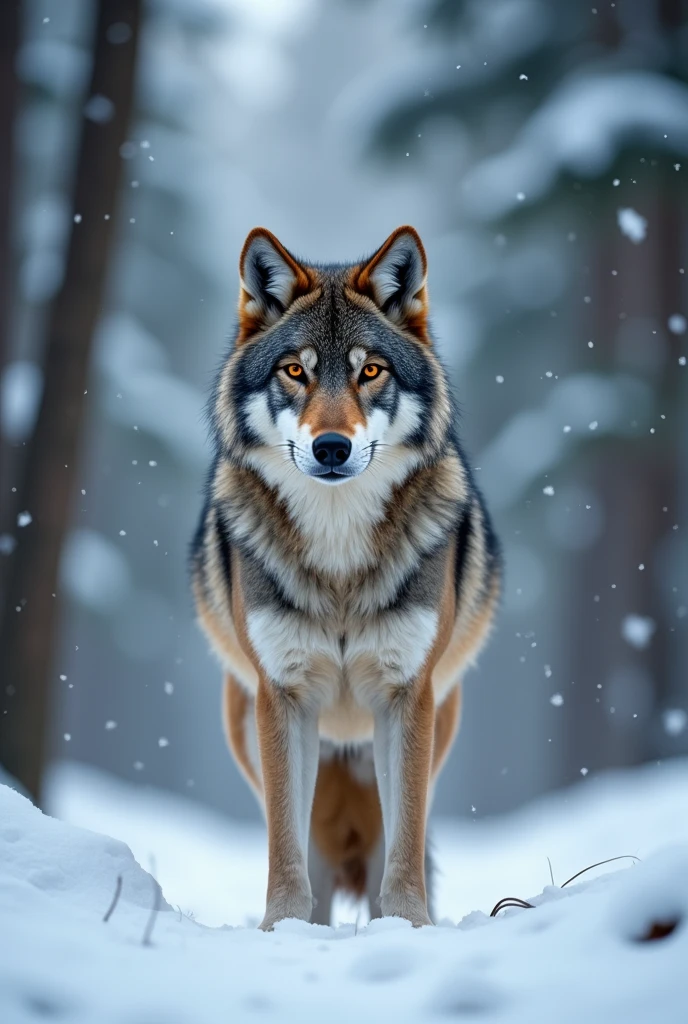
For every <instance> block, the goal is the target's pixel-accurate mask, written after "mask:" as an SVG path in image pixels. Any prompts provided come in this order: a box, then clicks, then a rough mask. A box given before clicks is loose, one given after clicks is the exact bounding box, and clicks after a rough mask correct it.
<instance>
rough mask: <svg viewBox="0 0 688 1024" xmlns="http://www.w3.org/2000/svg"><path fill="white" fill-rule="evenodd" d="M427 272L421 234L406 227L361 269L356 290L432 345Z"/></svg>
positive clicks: (356, 278)
mask: <svg viewBox="0 0 688 1024" xmlns="http://www.w3.org/2000/svg"><path fill="white" fill-rule="evenodd" d="M427 269H428V261H427V257H426V255H425V249H424V248H423V243H422V242H421V240H420V237H419V235H418V232H417V231H416V229H415V228H412V227H409V226H405V227H401V228H397V230H396V231H393V232H392V234H391V235H390V236H389V238H388V239H387V241H386V242H385V244H384V245H383V246H381V248H379V249H378V250H377V252H376V253H375V255H374V256H373V257H372V258H371V259H370V260H368V262H367V263H366V264H365V265H364V266H363V267H360V268H359V269H358V272H357V275H356V277H355V279H354V286H355V288H356V290H357V291H359V292H362V293H363V294H364V295H367V296H368V297H369V298H371V299H372V300H373V302H374V303H375V304H376V305H377V306H379V308H380V311H381V312H382V313H384V314H385V316H387V317H389V319H390V320H392V321H393V322H394V323H396V324H399V325H400V326H401V327H405V328H406V329H407V330H409V331H411V332H412V333H413V334H415V335H416V337H417V338H418V339H419V340H420V341H422V342H424V343H425V344H427V345H429V344H430V335H429V333H428V323H427V319H428V295H427V288H426V285H425V280H426V274H427Z"/></svg>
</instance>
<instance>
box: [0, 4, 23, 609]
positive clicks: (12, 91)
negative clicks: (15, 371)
mask: <svg viewBox="0 0 688 1024" xmlns="http://www.w3.org/2000/svg"><path fill="white" fill-rule="evenodd" d="M19 3H20V0H5V2H4V3H2V4H0V154H2V156H1V158H0V377H1V376H2V373H3V370H4V369H5V366H6V365H7V363H8V362H9V361H10V359H11V358H12V352H11V346H10V329H11V319H12V283H13V280H14V252H13V248H14V247H13V237H12V236H13V231H12V194H13V186H12V182H13V178H14V160H13V159H12V154H13V152H14V145H13V143H14V127H15V122H16V114H17V100H18V96H19V88H18V83H17V75H16V61H17V51H18V49H19V22H20V19H19ZM7 463H8V460H7V446H6V444H5V441H4V439H3V438H2V436H1V435H0V528H1V527H3V526H4V525H5V509H6V507H7V506H8V505H9V482H8V476H7ZM0 600H1V594H0Z"/></svg>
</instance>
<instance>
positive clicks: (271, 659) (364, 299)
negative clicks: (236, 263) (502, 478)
mask: <svg viewBox="0 0 688 1024" xmlns="http://www.w3.org/2000/svg"><path fill="white" fill-rule="evenodd" d="M240 274H241V295H240V302H239V322H238V327H237V332H236V338H235V340H234V343H233V345H232V347H231V349H230V351H229V353H228V355H227V358H226V359H225V361H224V362H223V365H222V367H221V369H220V372H219V374H218V378H217V382H216V387H215V389H214V393H213V398H212V403H211V422H212V430H213V438H214V443H215V454H214V459H213V462H212V466H211V471H210V475H209V480H208V487H207V495H206V502H205V507H204V510H203V513H202V516H201V521H200V524H199V528H198V531H197V535H196V539H195V542H194V548H193V558H192V564H193V588H194V594H195V599H196V604H197V609H198V615H199V619H200V622H201V625H202V626H203V628H204V630H205V632H206V634H207V636H208V638H209V640H210V642H211V644H212V646H213V647H214V649H215V651H216V653H217V655H218V656H219V658H220V661H221V663H222V665H223V668H224V673H225V699H224V720H225V728H226V732H227V738H228V742H229V745H230V748H231V750H232V752H233V754H234V756H235V758H236V760H237V762H238V764H239V767H240V769H241V770H242V772H243V774H244V776H245V777H246V779H247V781H248V783H249V784H250V785H251V786H252V788H253V789H254V791H255V793H256V795H257V797H258V799H259V800H260V802H261V804H262V805H263V807H264V810H265V815H266V819H267V826H268V847H269V872H268V890H267V905H266V912H265V917H264V920H263V924H262V927H263V928H271V927H272V926H273V925H274V923H275V922H276V921H278V920H280V919H281V918H284V917H297V918H302V919H304V920H309V919H310V920H314V921H320V922H327V921H328V920H329V915H330V904H331V899H332V895H333V893H334V892H335V891H336V890H337V889H339V888H341V889H345V890H347V891H349V892H351V893H353V894H355V895H357V896H365V897H367V899H368V901H369V904H370V912H371V915H373V916H378V915H380V914H384V915H389V914H391V915H397V916H402V917H406V918H408V919H409V920H410V921H411V922H412V923H413V924H414V925H423V924H429V923H430V917H429V915H428V909H427V907H428V903H427V891H426V878H425V863H426V842H425V827H426V818H427V812H428V804H429V792H430V791H431V789H432V785H433V783H434V780H435V778H436V777H437V774H438V772H439V771H440V769H441V767H442V764H443V763H444V760H445V758H446V755H447V753H448V751H449V749H450V747H451V744H452V742H453V739H454V736H455V733H456V729H457V726H458V721H459V715H460V703H461V701H460V685H461V679H462V676H463V674H464V672H465V670H466V668H467V666H468V665H470V663H471V662H472V660H473V659H474V658H475V657H476V655H477V653H478V651H479V650H480V648H481V646H482V644H483V642H484V640H485V638H486V636H487V634H488V632H489V629H490V625H491V621H492V617H493V613H494V610H495V607H496V604H497V601H498V595H499V585H500V559H499V552H498V546H497V542H496V539H495V537H494V534H493V532H492V529H491V525H490V521H489V517H488V514H487V512H486V509H485V506H484V503H483V500H482V497H481V495H480V493H479V491H478V489H477V487H476V485H475V483H474V481H473V478H472V475H471V472H470V469H469V466H468V464H467V462H466V459H465V457H464V455H463V452H462V450H461V447H460V445H459V442H458V439H457V436H456V414H455V411H454V406H453V403H452V400H451V396H450V392H449V387H448V384H447V379H446V375H445V373H444V370H443V368H442V366H441V364H440V362H439V360H438V358H437V355H436V352H435V349H434V346H433V341H432V338H431V335H430V332H429V329H428V299H427V287H426V258H425V253H424V250H423V247H422V244H421V242H420V239H419V238H418V235H417V234H416V232H415V231H414V229H413V228H409V227H405V228H399V229H398V230H397V231H396V232H394V233H393V234H392V235H391V236H390V238H389V239H388V240H387V241H386V242H385V244H384V245H383V246H382V247H381V248H380V249H379V250H378V251H377V252H376V253H375V254H374V255H373V256H372V257H371V258H370V259H369V260H366V261H363V262H361V263H357V264H354V265H347V266H315V265H312V264H307V263H304V262H302V261H298V260H296V259H295V258H294V257H293V256H292V255H291V254H290V253H289V252H288V251H287V250H286V249H284V247H283V246H282V245H281V244H280V243H279V242H278V241H277V239H276V238H274V236H273V235H271V234H270V233H269V232H268V231H266V230H264V229H262V228H258V229H256V230H255V231H253V232H251V234H250V235H249V237H248V239H247V240H246V244H245V246H244V249H243V252H242V255H241V260H240ZM332 438H335V440H334V441H332V440H331V439H332ZM337 438H339V439H340V440H339V441H337V440H336V439H337ZM326 441H327V444H326V443H325V442H326ZM338 444H339V445H340V446H339V447H337V445H338Z"/></svg>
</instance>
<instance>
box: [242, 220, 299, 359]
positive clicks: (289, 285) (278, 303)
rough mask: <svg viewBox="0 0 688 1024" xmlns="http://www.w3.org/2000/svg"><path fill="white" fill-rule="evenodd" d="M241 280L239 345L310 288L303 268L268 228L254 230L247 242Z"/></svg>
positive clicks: (243, 251) (245, 243) (266, 325)
mask: <svg viewBox="0 0 688 1024" xmlns="http://www.w3.org/2000/svg"><path fill="white" fill-rule="evenodd" d="M239 279H240V284H241V292H240V295H239V337H238V338H237V343H238V344H241V343H242V342H244V341H246V340H247V339H248V338H250V337H251V336H252V335H253V334H256V332H258V331H260V330H262V329H264V328H266V327H270V326H271V325H272V324H274V323H276V322H277V321H278V320H279V318H280V317H281V316H282V314H283V313H284V311H285V310H286V309H287V308H288V307H289V306H290V305H291V304H292V302H293V301H294V299H295V298H296V297H297V296H298V295H303V294H304V293H305V292H307V291H308V290H309V288H310V279H309V277H308V274H307V273H306V271H305V270H304V268H303V267H302V266H301V265H300V264H299V263H297V261H296V260H295V259H294V257H293V256H292V255H291V253H289V252H287V250H286V249H285V248H284V246H283V245H282V243H281V242H279V241H278V240H277V239H276V238H275V236H274V235H273V234H272V232H270V231H268V230H267V229H266V228H254V229H253V231H251V232H250V234H249V236H248V238H247V239H246V241H245V242H244V248H243V249H242V250H241V256H240V258H239Z"/></svg>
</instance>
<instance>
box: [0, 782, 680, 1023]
mask: <svg viewBox="0 0 688 1024" xmlns="http://www.w3.org/2000/svg"><path fill="white" fill-rule="evenodd" d="M49 806H50V808H51V810H52V811H53V813H55V814H57V815H59V818H61V819H62V820H58V819H56V818H51V817H47V816H45V815H43V814H41V813H40V812H39V811H38V810H36V809H35V808H34V807H32V806H31V804H30V803H29V802H28V801H27V800H25V799H24V798H22V797H21V796H19V795H18V794H17V793H15V792H13V791H12V790H10V789H8V788H6V787H0V1021H1V1022H2V1024H23V1022H28V1021H38V1020H45V1019H54V1020H57V1021H60V1022H69V1024H71V1022H74V1024H110V1022H112V1024H115V1022H117V1024H186V1022H189V1024H206V1022H208V1024H210V1022H213V1024H214V1022H223V1024H224V1022H227V1024H240V1022H242V1021H245V1020H246V1021H253V1020H255V1021H280V1022H287V1024H288V1022H291V1021H299V1022H311V1021H313V1022H316V1021H317V1022H321V1021H322V1022H324V1024H327V1022H338V1021H342V1022H344V1021H346V1022H347V1024H349V1022H351V1021H357V1020H358V1021H368V1020H370V1021H373V1020H374V1021H379V1020H380V1019H381V1018H382V1019H389V1020H393V1021H394V1024H403V1022H405V1021H433V1020H437V1021H441V1020H446V1019H455V1020H470V1019H472V1018H477V1017H483V1018H486V1019H488V1020H494V1021H500V1022H505V1024H516V1022H518V1024H553V1022H556V1024H567V1022H572V1024H573V1022H574V1021H575V1022H585V1024H598V1022H599V1024H616V1022H619V1024H648V1022H653V1024H654V1022H657V1024H673V1022H676V1024H679V1022H682V1024H684V1022H685V1021H686V1020H688V997H687V996H686V990H685V980H684V974H685V969H686V965H687V964H688V814H686V810H687V809H688V763H685V762H674V763H672V764H667V765H664V766H661V767H653V768H645V769H642V770H638V771H634V772H626V773H623V774H620V775H616V776H608V777H604V778H599V779H593V778H590V777H588V778H587V779H584V780H582V781H581V783H580V784H579V785H578V786H577V787H575V788H574V789H573V790H570V791H568V792H565V793H562V794H558V795H556V796H554V797H551V798H548V799H547V800H545V801H541V802H540V803H538V804H537V805H535V806H533V807H531V808H529V809H526V810H524V811H520V812H518V813H516V814H513V815H511V816H510V817H506V818H502V819H500V820H498V821H494V822H483V821H471V822H467V823H465V824H462V825H456V824H449V823H443V822H437V823H435V824H434V827H433V835H434V842H435V851H436V860H437V864H438V868H439V877H438V886H437V917H438V919H439V920H440V922H441V926H440V927H438V928H425V929H421V930H419V931H414V930H413V929H411V928H410V926H409V925H407V924H406V923H405V922H403V921H399V920H393V919H386V920H382V921H376V922H373V923H372V924H368V925H366V924H365V922H364V921H363V919H362V918H359V919H358V922H357V914H356V909H355V908H352V907H346V906H343V907H341V908H340V916H341V920H342V921H344V922H348V923H341V924H339V926H338V927H337V928H325V927H322V926H316V925H308V924H303V923H301V922H294V921H286V922H283V923H282V924H280V925H278V927H277V928H276V930H275V932H274V933H272V934H269V935H265V934H263V933H261V932H259V931H257V930H256V929H255V927H253V925H254V924H255V922H256V921H257V920H258V918H259V916H260V914H261V911H262V901H263V895H264V884H265V870H266V863H265V849H264V846H265V843H264V836H263V834H262V831H261V830H260V829H258V828H254V827H251V826H240V825H237V824H236V823H232V822H228V821H226V820H224V819H221V818H219V817H217V816H216V815H214V814H212V813H210V812H208V811H204V810H201V809H200V808H198V807H196V806H194V805H193V804H192V803H190V802H189V803H185V802H183V801H180V800H179V799H177V798H173V797H170V796H166V795H164V794H160V793H156V792H152V791H146V790H139V789H134V788H133V787H130V786H126V785H124V784H122V783H118V782H115V781H113V780H110V779H107V778H104V777H103V776H101V775H98V774H95V773H92V772H88V771H86V770H85V769H83V768H78V767H76V766H74V765H62V766H60V767H58V768H57V769H56V770H55V771H54V772H53V774H52V778H51V782H50V787H49ZM78 826H88V827H89V828H91V829H94V830H96V831H93V832H87V831H85V830H84V829H83V828H82V827H78ZM100 832H105V833H108V834H109V835H111V836H115V837H116V839H111V838H106V836H105V835H101V834H99V833H100ZM125 843H127V844H128V845H129V847H131V849H132V850H133V855H132V853H131V852H130V851H129V849H128V848H127V846H126V845H125ZM681 844H684V845H683V846H682V845H681ZM619 854H635V855H637V856H639V857H640V858H642V862H641V863H639V864H636V865H635V866H632V867H629V868H621V869H620V865H619V864H612V865H607V866H606V867H604V868H600V869H598V870H597V872H591V873H589V874H587V875H584V876H583V878H582V879H581V880H580V881H577V882H575V883H573V884H572V885H570V886H568V887H567V888H565V889H561V888H558V887H557V886H552V885H551V884H550V883H549V867H548V865H547V859H546V858H547V857H548V856H549V857H550V859H551V862H552V867H553V871H554V878H555V882H557V883H558V884H559V885H561V883H562V882H563V881H565V880H566V878H567V877H568V876H569V875H572V874H574V873H575V872H576V871H578V870H580V869H581V868H584V867H586V866H587V865H588V864H590V863H592V862H593V861H596V860H601V859H603V858H605V857H611V856H615V855H619ZM134 857H136V858H137V859H138V862H139V863H137V860H135V859H134ZM151 858H153V860H152V861H151ZM622 863H624V862H622ZM628 863H629V864H630V863H632V862H630V861H629V862H628ZM140 864H143V865H145V866H146V867H150V866H151V864H153V865H154V870H155V874H156V877H157V878H158V880H159V882H160V883H161V886H162V889H163V891H164V899H161V898H158V896H157V891H158V890H157V886H156V883H155V882H154V881H153V879H152V878H151V877H150V875H149V874H148V873H147V872H146V871H145V870H144V868H143V867H141V866H140ZM603 872H604V873H603ZM596 874H597V876H598V877H594V876H595V875H596ZM118 876H121V878H122V889H121V896H120V898H119V901H118V903H117V905H116V907H115V909H114V911H113V912H112V915H111V917H110V919H109V921H107V922H104V921H103V916H104V914H105V912H106V910H107V909H108V907H109V906H110V904H111V902H112V899H113V896H114V894H115V890H116V887H117V878H118ZM537 893H540V895H536V894H537ZM503 896H519V897H522V898H524V899H527V900H529V901H530V902H533V903H535V904H536V908H535V909H523V910H521V909H512V910H507V911H506V912H504V914H503V915H500V917H499V918H497V919H494V920H491V919H490V918H489V916H488V914H489V911H490V909H491V908H492V906H493V904H494V903H495V902H496V901H497V900H498V899H499V898H501V897H503ZM156 899H158V903H159V912H158V913H157V914H151V909H152V908H153V907H154V905H155V902H156ZM457 921H458V922H459V923H458V925H457V924H456V923H455V922H457ZM151 924H152V925H153V931H152V936H151V939H150V942H149V943H148V944H144V941H143V940H144V936H145V934H146V930H147V928H148V927H150V925H151ZM674 924H675V925H676V927H675V928H674V930H673V931H672V932H671V934H669V935H667V936H666V937H663V938H658V939H657V940H656V941H643V938H644V937H645V936H647V935H648V934H649V933H650V932H651V930H652V927H653V926H657V925H660V926H670V925H674ZM664 930H668V929H666V928H665V929H664ZM655 933H656V932H655ZM660 934H661V929H660Z"/></svg>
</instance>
